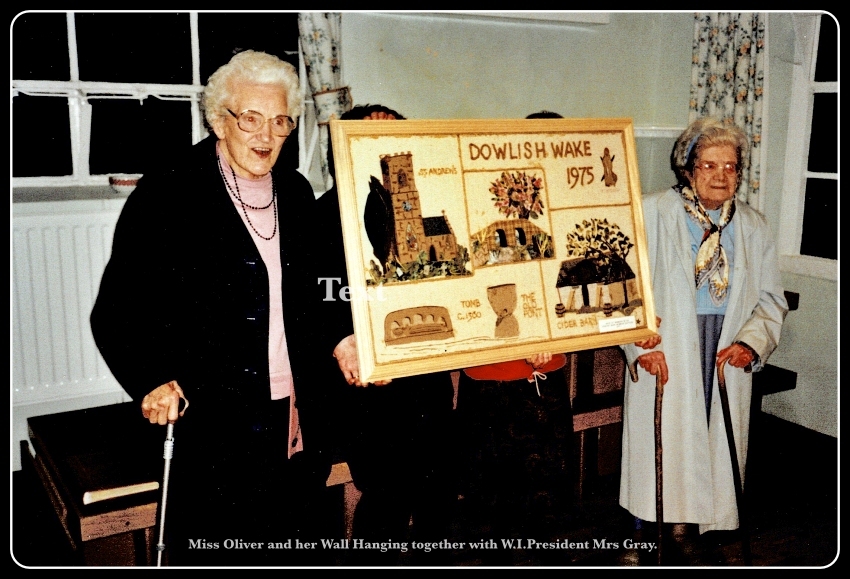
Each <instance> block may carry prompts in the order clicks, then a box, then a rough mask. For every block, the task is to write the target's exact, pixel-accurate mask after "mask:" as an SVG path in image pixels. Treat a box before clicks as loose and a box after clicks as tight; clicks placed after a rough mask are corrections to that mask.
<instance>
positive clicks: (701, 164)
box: [696, 161, 738, 175]
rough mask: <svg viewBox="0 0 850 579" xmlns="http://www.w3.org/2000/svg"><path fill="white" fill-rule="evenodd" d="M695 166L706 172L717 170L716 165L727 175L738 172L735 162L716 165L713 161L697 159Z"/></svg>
mask: <svg viewBox="0 0 850 579" xmlns="http://www.w3.org/2000/svg"><path fill="white" fill-rule="evenodd" d="M696 167H698V168H700V169H702V170H703V171H705V172H706V173H714V172H715V171H717V168H718V167H720V168H722V169H723V172H724V173H726V174H727V175H735V174H737V173H738V164H737V163H723V164H722V165H718V164H717V163H715V162H714V161H697V162H696Z"/></svg>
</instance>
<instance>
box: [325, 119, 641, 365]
mask: <svg viewBox="0 0 850 579" xmlns="http://www.w3.org/2000/svg"><path fill="white" fill-rule="evenodd" d="M331 134H332V140H333V152H334V159H335V163H336V179H337V189H338V194H339V204H340V214H341V220H342V228H343V237H344V242H345V254H346V262H347V267H348V278H349V285H350V290H349V291H350V295H351V304H352V311H353V321H354V330H355V335H356V337H357V344H358V356H359V358H360V359H359V362H360V371H361V376H362V378H363V379H365V380H368V381H375V380H382V379H390V378H397V377H401V376H408V375H414V374H422V373H427V372H435V371H440V370H454V369H461V368H469V367H474V366H480V365H483V364H490V363H494V362H504V361H509V360H517V359H522V358H526V357H528V356H531V355H532V354H534V353H537V352H552V353H560V352H571V351H576V350H583V349H588V348H600V347H605V346H613V345H619V344H625V343H629V342H635V341H638V340H641V339H645V338H647V337H649V336H651V335H653V334H654V333H655V331H656V330H657V327H656V323H655V322H656V320H655V310H654V305H653V300H652V293H651V288H650V278H649V271H648V268H649V259H648V254H647V248H646V241H645V236H644V228H643V214H642V211H641V204H640V199H641V193H640V181H639V177H638V170H637V159H636V157H635V142H634V130H633V125H632V121H631V119H534V120H450V121H449V120H421V121H411V120H405V121H394V122H375V121H331Z"/></svg>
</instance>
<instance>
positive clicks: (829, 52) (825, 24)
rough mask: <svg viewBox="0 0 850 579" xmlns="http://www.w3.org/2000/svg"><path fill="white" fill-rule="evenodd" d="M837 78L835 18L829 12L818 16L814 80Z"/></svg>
mask: <svg viewBox="0 0 850 579" xmlns="http://www.w3.org/2000/svg"><path fill="white" fill-rule="evenodd" d="M837 80H838V41H837V33H836V26H835V20H834V19H833V18H832V16H830V15H829V14H824V15H823V16H821V18H820V35H819V36H818V54H817V62H816V64H815V82H835V81H837Z"/></svg>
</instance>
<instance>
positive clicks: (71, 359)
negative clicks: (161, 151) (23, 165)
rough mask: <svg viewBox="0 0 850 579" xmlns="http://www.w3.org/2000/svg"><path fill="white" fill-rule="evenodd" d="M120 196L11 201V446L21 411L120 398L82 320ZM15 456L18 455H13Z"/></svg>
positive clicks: (19, 436) (19, 434) (21, 426)
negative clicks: (30, 201)
mask: <svg viewBox="0 0 850 579" xmlns="http://www.w3.org/2000/svg"><path fill="white" fill-rule="evenodd" d="M123 202H124V200H123V199H111V200H100V201H56V202H42V203H14V204H13V206H12V288H11V298H12V299H11V317H12V335H11V342H12V352H11V355H12V404H13V430H14V433H13V434H14V436H13V440H12V443H13V447H14V448H13V452H14V453H15V457H16V458H19V457H18V456H17V450H18V448H17V447H18V440H23V439H26V437H27V434H26V418H27V417H28V416H35V415H39V414H50V413H52V412H59V411H64V410H72V409H77V408H86V407H92V406H98V405H101V404H111V403H118V402H124V401H127V400H129V397H127V395H126V394H125V393H124V391H123V390H122V389H121V387H120V386H119V385H118V383H117V382H116V381H115V379H114V378H113V377H112V374H111V373H110V371H109V368H108V367H107V366H106V364H105V363H104V361H103V359H102V358H101V357H100V353H99V352H98V350H97V347H96V346H95V343H94V338H93V337H92V335H91V329H90V326H89V314H90V313H91V308H92V305H93V304H94V300H95V298H96V297H97V290H98V287H99V285H100V278H101V275H102V274H103V268H104V266H105V265H106V260H107V259H108V258H109V254H110V250H111V246H112V232H113V230H114V227H115V222H116V221H117V219H118V214H119V212H120V210H121V206H122V205H123ZM16 462H17V461H16Z"/></svg>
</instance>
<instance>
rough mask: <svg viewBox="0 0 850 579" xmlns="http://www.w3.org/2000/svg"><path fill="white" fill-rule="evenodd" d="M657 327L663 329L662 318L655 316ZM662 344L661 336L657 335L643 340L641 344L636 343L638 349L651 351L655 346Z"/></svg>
mask: <svg viewBox="0 0 850 579" xmlns="http://www.w3.org/2000/svg"><path fill="white" fill-rule="evenodd" d="M655 326H656V327H657V328H660V327H661V318H659V317H658V316H655ZM660 343H661V334H655V335H654V336H650V337H649V338H647V339H645V340H641V341H640V342H635V346H637V347H638V348H643V349H644V350H651V349H653V348H654V347H655V346H657V345H658V344H660Z"/></svg>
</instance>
